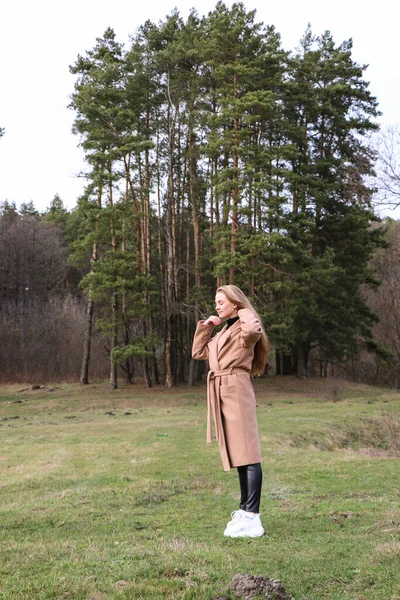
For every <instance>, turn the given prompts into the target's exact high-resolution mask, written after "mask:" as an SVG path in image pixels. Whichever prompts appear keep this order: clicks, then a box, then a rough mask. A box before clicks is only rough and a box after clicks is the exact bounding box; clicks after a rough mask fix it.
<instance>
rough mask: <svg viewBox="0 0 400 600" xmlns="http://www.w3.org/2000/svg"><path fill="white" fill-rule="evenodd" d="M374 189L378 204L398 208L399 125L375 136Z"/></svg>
mask: <svg viewBox="0 0 400 600" xmlns="http://www.w3.org/2000/svg"><path fill="white" fill-rule="evenodd" d="M375 151H376V155H377V163H376V182H375V183H376V187H377V200H378V204H379V205H380V206H382V207H387V208H392V209H394V208H397V207H399V206H400V125H399V124H397V125H389V126H388V127H385V128H384V129H381V130H380V132H379V133H378V134H377V136H376V141H375Z"/></svg>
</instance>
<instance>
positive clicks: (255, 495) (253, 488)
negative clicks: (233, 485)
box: [237, 463, 262, 513]
mask: <svg viewBox="0 0 400 600" xmlns="http://www.w3.org/2000/svg"><path fill="white" fill-rule="evenodd" d="M237 470H238V473H239V481H240V494H241V497H240V508H241V509H242V510H246V511H247V512H254V513H259V512H260V497H261V486H262V470H261V465H260V463H256V464H254V465H243V466H241V467H238V468H237Z"/></svg>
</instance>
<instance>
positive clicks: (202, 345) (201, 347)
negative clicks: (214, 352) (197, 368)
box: [192, 321, 214, 360]
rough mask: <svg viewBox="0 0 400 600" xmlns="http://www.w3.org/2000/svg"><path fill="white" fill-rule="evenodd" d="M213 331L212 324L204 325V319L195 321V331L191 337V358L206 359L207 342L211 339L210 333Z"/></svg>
mask: <svg viewBox="0 0 400 600" xmlns="http://www.w3.org/2000/svg"><path fill="white" fill-rule="evenodd" d="M213 331H214V325H213V324H212V323H210V325H204V321H199V322H198V323H197V327H196V331H195V334H194V338H193V345H192V358H195V359H196V360H207V358H208V346H207V344H208V342H209V341H210V339H211V334H212V332H213Z"/></svg>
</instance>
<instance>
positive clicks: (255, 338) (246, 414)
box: [192, 285, 268, 537]
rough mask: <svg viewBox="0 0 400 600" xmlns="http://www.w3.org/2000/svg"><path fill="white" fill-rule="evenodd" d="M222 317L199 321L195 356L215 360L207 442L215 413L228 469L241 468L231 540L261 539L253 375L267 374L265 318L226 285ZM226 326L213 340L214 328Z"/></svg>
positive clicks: (220, 299) (218, 302)
mask: <svg viewBox="0 0 400 600" xmlns="http://www.w3.org/2000/svg"><path fill="white" fill-rule="evenodd" d="M215 308H216V312H217V313H218V317H217V316H214V315H212V316H210V317H208V319H206V320H203V321H199V323H198V324H197V328H196V332H195V335H194V339H193V348H192V356H193V358H195V359H198V360H206V359H208V360H209V364H210V371H209V373H208V377H207V405H208V415H207V442H209V443H210V442H211V439H212V424H211V412H212V413H213V417H214V423H215V435H216V439H217V442H218V445H219V450H220V454H221V459H222V464H223V467H224V470H225V471H229V470H230V469H231V468H232V467H237V470H238V473H239V482H240V492H241V499H240V508H239V510H236V511H234V512H233V513H232V514H231V521H229V523H228V524H227V526H226V529H225V531H224V535H225V536H227V537H260V536H262V535H263V534H264V528H263V526H262V523H261V519H260V496H261V485H262V470H261V453H260V441H259V437H258V426H257V416H256V401H255V396H254V390H253V385H252V383H251V379H250V375H260V374H261V373H262V372H263V371H264V367H265V363H266V361H267V357H268V341H267V336H266V334H265V331H264V328H263V326H262V324H261V320H260V318H259V316H258V314H257V312H256V311H255V309H254V308H253V307H252V305H251V304H250V302H249V300H248V299H247V297H246V296H245V294H244V293H243V292H242V290H241V289H240V288H238V287H236V286H235V285H223V286H221V287H219V288H218V289H217V293H216V296H215ZM222 319H224V320H225V325H224V327H223V328H222V330H221V331H220V332H219V333H217V334H216V335H215V336H213V337H212V334H213V331H214V327H215V326H217V325H220V324H221V321H222Z"/></svg>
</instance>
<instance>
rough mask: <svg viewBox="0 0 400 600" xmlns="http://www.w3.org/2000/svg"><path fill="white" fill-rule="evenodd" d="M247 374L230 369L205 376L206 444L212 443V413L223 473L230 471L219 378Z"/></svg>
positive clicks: (237, 368)
mask: <svg viewBox="0 0 400 600" xmlns="http://www.w3.org/2000/svg"><path fill="white" fill-rule="evenodd" d="M244 374H247V375H248V374H249V371H248V370H247V369H243V368H240V367H231V368H230V369H224V370H223V371H209V372H208V375H207V443H208V444H210V443H211V442H212V422H211V412H212V413H213V417H214V423H215V438H216V440H217V442H218V446H219V451H220V454H221V459H222V465H223V467H224V471H230V468H231V466H230V461H229V454H228V450H227V447H226V441H225V432H224V428H223V425H222V411H221V397H220V391H219V388H220V383H221V380H220V378H221V377H223V376H226V375H244Z"/></svg>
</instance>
